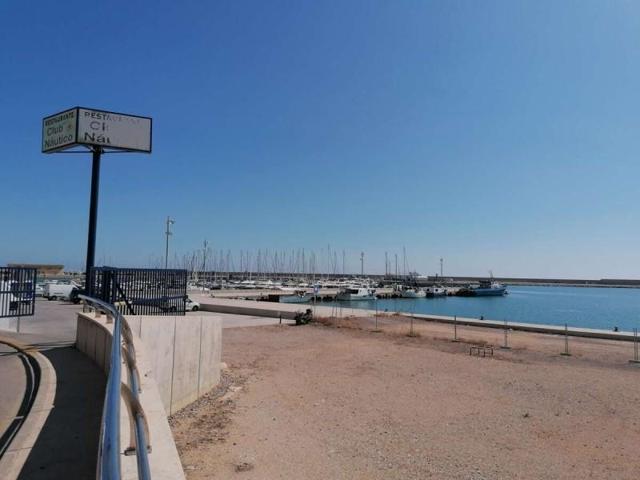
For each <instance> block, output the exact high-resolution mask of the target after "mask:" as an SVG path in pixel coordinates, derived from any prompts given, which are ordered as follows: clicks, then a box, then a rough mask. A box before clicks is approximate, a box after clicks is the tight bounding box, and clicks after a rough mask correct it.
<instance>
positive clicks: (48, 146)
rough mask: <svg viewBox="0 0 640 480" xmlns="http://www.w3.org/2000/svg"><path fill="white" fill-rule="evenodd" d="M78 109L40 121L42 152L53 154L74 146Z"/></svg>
mask: <svg viewBox="0 0 640 480" xmlns="http://www.w3.org/2000/svg"><path fill="white" fill-rule="evenodd" d="M77 123H78V109H77V108H74V109H71V110H67V111H66V112H62V113H57V114H56V115H52V116H50V117H47V118H45V119H44V120H43V121H42V151H43V152H55V151H57V150H63V149H64V148H68V147H71V146H73V145H75V144H76V125H77Z"/></svg>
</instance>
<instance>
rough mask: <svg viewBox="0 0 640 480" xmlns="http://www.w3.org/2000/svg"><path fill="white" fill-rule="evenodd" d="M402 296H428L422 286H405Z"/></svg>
mask: <svg viewBox="0 0 640 480" xmlns="http://www.w3.org/2000/svg"><path fill="white" fill-rule="evenodd" d="M400 296H402V298H424V297H426V296H427V292H425V291H424V290H422V289H421V288H405V289H404V290H402V291H401V292H400Z"/></svg>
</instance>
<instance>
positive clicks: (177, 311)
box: [87, 267, 187, 315]
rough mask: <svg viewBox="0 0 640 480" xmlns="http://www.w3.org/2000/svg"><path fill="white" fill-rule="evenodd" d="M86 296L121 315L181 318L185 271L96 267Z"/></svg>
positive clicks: (185, 281) (184, 294)
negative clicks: (117, 310) (103, 303)
mask: <svg viewBox="0 0 640 480" xmlns="http://www.w3.org/2000/svg"><path fill="white" fill-rule="evenodd" d="M87 285H88V286H89V291H88V293H89V296H91V297H95V298H98V299H100V300H102V301H103V302H107V303H111V304H113V305H115V306H116V307H117V308H118V309H119V310H120V312H121V313H123V314H125V315H184V313H185V300H186V297H187V271H186V270H161V269H152V268H112V267H96V268H93V269H92V270H91V278H90V279H89V282H87Z"/></svg>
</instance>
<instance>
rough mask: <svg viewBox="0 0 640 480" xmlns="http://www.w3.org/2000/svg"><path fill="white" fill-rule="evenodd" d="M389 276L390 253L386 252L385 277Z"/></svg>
mask: <svg viewBox="0 0 640 480" xmlns="http://www.w3.org/2000/svg"><path fill="white" fill-rule="evenodd" d="M387 275H389V253H388V252H384V276H385V277H386V276H387Z"/></svg>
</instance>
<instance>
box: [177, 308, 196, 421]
mask: <svg viewBox="0 0 640 480" xmlns="http://www.w3.org/2000/svg"><path fill="white" fill-rule="evenodd" d="M175 321H176V336H175V342H176V343H175V350H174V355H175V356H174V359H173V384H172V389H171V407H170V413H173V412H175V411H177V410H179V409H180V408H182V407H184V406H186V405H188V404H189V403H191V402H193V401H194V400H196V399H197V398H198V373H199V367H200V352H199V343H200V332H201V325H202V322H201V321H200V317H192V316H189V317H175Z"/></svg>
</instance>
